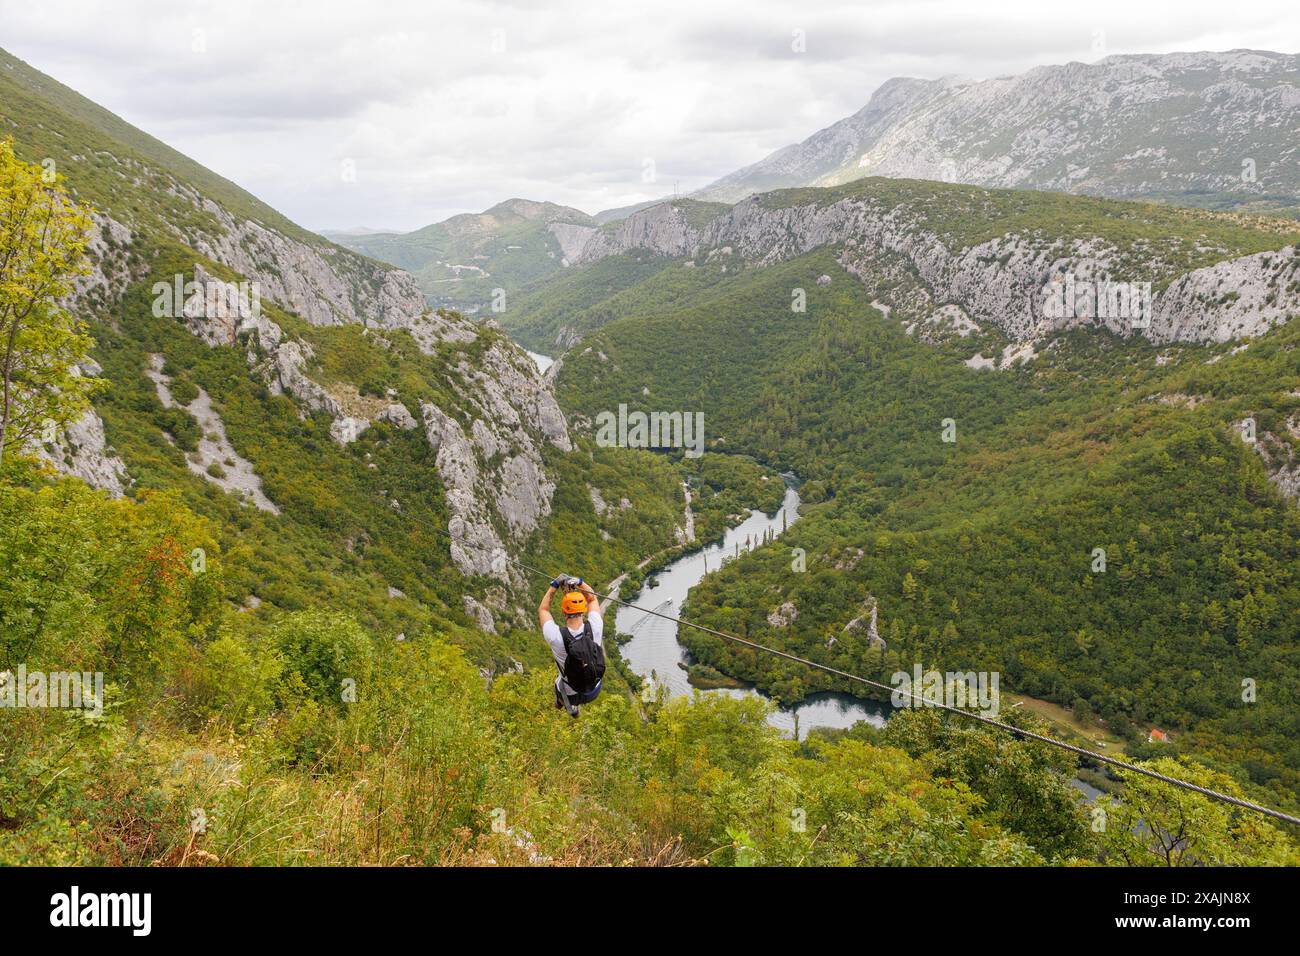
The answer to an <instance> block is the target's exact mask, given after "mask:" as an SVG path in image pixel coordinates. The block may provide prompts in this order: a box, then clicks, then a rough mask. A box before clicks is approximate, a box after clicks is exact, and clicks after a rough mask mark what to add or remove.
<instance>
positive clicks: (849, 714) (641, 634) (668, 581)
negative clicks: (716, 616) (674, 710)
mask: <svg viewBox="0 0 1300 956" xmlns="http://www.w3.org/2000/svg"><path fill="white" fill-rule="evenodd" d="M798 520H799V493H798V492H797V491H796V490H795V489H794V488H793V487H790V486H789V484H788V483H787V487H786V491H785V500H784V501H783V502H782V504H781V508H780V510H778V511H777V512H776V513H775V514H773V515H765V514H763V513H762V512H761V511H751V512H750V515H749V517H748V518H746V519H745V520H744V521H743V522H741V523H740V524H739V525H737V526H736V527H734V528H732V529H731V530H729V531H728V532H727V533H726V536H725V537H724V538H723V540H722V543H721V544H713V545H709V546H708V547H707V548H704V549H703V550H700V551H693V552H691V553H690V554H686V555H683V556H682V557H680V558H678V559H677V560H676V561H674V562H672V564H669V565H668V566H667V567H665V568H663V569H661V570H660V571H657V572H656V573H655V574H653V575H652V576H651V578H650V581H651V582H652V583H651V584H649V585H648V586H647V587H644V588H642V590H641V592H640V593H639V594H637V595H636V596H635V597H629V598H628V600H630V601H631V602H632V603H634V604H637V605H639V606H640V607H643V608H648V609H650V610H654V611H658V612H659V613H661V614H670V615H673V616H674V617H675V616H677V615H680V614H681V609H682V604H683V603H684V602H685V600H686V595H687V594H688V593H689V591H690V589H691V588H692V587H693V586H694V585H695V583H696V582H697V581H699V580H700V579H701V578H702V577H704V574H705V572H706V570H708V571H715V570H717V569H718V567H719V566H720V564H721V562H722V560H723V558H724V556H725V557H727V558H730V557H732V556H733V555H734V554H735V551H736V546H737V545H739V546H740V548H741V549H742V550H743V549H744V548H745V543H746V539H747V538H748V539H749V540H750V541H754V542H756V541H759V540H761V539H762V537H763V534H764V533H765V532H766V531H767V530H768V529H769V528H770V529H771V530H772V532H773V533H774V534H777V535H779V534H780V533H781V532H782V531H783V530H784V529H785V527H787V526H788V525H790V524H794V522H796V521H798ZM615 623H616V625H617V627H618V630H619V631H620V632H621V633H623V634H630V635H632V639H631V640H630V641H628V643H627V644H625V645H623V647H622V653H623V657H624V659H625V660H626V661H627V662H628V664H630V665H631V667H632V670H634V671H635V672H636V673H637V674H639V675H641V676H642V677H652V678H653V679H654V681H655V682H656V684H658V685H661V686H665V687H667V689H668V692H669V693H670V694H671V695H672V696H674V697H676V696H681V695H685V694H690V693H700V694H726V695H728V696H731V697H747V696H761V695H759V692H758V691H756V690H753V689H748V688H746V689H735V688H724V689H716V690H696V689H695V688H692V687H691V685H690V683H689V682H688V680H687V678H686V671H685V669H684V668H683V667H682V666H681V665H682V664H683V663H685V662H686V661H687V660H688V659H689V655H688V653H687V651H686V649H685V648H684V647H682V645H681V644H679V643H678V641H677V625H676V623H674V622H673V621H666V620H664V619H663V618H661V617H654V616H652V615H650V614H647V613H645V611H641V610H637V609H635V608H630V607H627V606H625V605H620V606H619V609H618V614H617V616H616V618H615ZM889 709H890V708H889V705H888V704H878V703H875V702H873V701H863V700H859V699H858V698H856V697H852V696H850V695H848V694H839V693H817V694H810V695H809V696H808V697H807V698H805V699H804V701H803V702H802V703H800V704H798V705H797V706H795V707H781V708H778V709H776V710H775V711H774V712H773V713H772V714H771V716H770V717H769V718H768V720H769V722H770V723H771V724H772V725H773V726H775V727H778V728H779V729H780V730H781V731H782V732H783V733H784V734H785V735H786V736H788V737H793V736H795V728H796V726H797V727H798V736H799V739H800V740H802V739H803V738H804V737H806V736H807V735H808V731H809V730H811V729H813V728H814V727H851V726H853V725H854V724H855V723H857V722H858V721H860V720H865V721H867V722H869V723H871V724H873V725H874V726H876V727H883V726H884V724H885V720H886V718H887V715H888V712H889Z"/></svg>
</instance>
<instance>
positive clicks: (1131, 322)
mask: <svg viewBox="0 0 1300 956" xmlns="http://www.w3.org/2000/svg"><path fill="white" fill-rule="evenodd" d="M926 216H927V213H926V210H925V209H924V208H923V204H909V203H908V202H895V203H888V202H886V201H885V200H884V199H882V198H880V197H879V196H876V195H873V194H870V193H866V194H862V195H851V196H845V197H842V198H840V199H839V200H837V201H835V202H833V203H824V204H823V203H822V202H821V201H820V200H818V199H815V198H814V199H810V200H808V201H806V202H802V203H800V204H797V205H793V206H785V207H779V206H775V205H774V204H773V203H772V202H770V201H768V200H765V199H764V198H763V197H753V198H750V199H747V200H744V201H742V202H739V203H737V204H736V205H735V206H733V207H731V209H730V210H728V211H725V212H722V213H720V214H719V215H717V216H715V217H714V218H713V219H711V220H709V221H708V222H705V223H704V224H702V225H695V224H692V223H691V222H690V221H688V219H687V217H686V216H685V214H684V213H683V212H682V211H681V210H680V209H679V208H678V207H676V206H674V205H673V204H671V203H662V204H660V205H658V206H652V207H650V208H648V209H644V210H641V211H639V212H636V213H633V214H632V215H631V216H629V217H628V218H627V219H626V220H624V221H623V222H621V223H620V224H619V227H618V229H616V230H610V231H606V230H602V231H600V232H599V233H597V234H596V235H594V236H593V237H592V238H591V239H590V241H589V242H588V243H587V244H586V245H585V246H584V247H583V249H582V252H581V254H580V256H579V259H580V261H581V262H584V263H588V262H595V261H597V260H599V259H602V258H604V257H606V256H610V255H617V254H619V253H623V252H627V251H630V250H632V249H651V250H653V251H655V252H658V253H661V254H663V255H667V256H679V257H680V256H693V257H702V256H704V255H705V254H706V253H707V252H708V251H709V250H720V249H731V250H733V251H734V252H735V253H736V254H738V255H740V256H741V257H743V258H744V259H745V260H746V261H748V262H751V263H754V264H756V265H759V266H762V265H770V264H773V263H776V262H781V261H784V260H786V259H790V258H793V257H795V256H799V255H802V254H804V253H806V252H809V251H811V250H813V249H816V248H819V247H821V246H827V245H839V246H841V247H842V252H841V256H840V262H841V264H842V265H843V266H844V267H845V269H846V270H847V271H849V272H850V273H853V274H856V275H859V276H861V277H864V278H865V277H867V276H878V275H879V274H880V272H879V270H880V269H882V268H890V267H892V268H894V269H896V270H898V271H901V272H907V273H910V274H913V275H914V276H915V277H916V278H917V279H918V280H919V283H913V284H912V285H913V287H914V288H916V289H919V292H914V295H919V296H920V299H919V300H917V301H912V302H902V303H900V302H897V301H895V302H890V303H888V305H890V306H891V307H907V310H908V312H909V313H910V314H912V315H914V316H915V317H916V318H915V323H916V324H915V325H914V327H913V331H920V332H926V333H927V334H928V332H927V330H926V326H933V327H935V331H936V332H943V333H944V334H956V335H965V334H967V333H968V332H970V331H973V330H975V329H978V328H979V327H980V326H982V325H985V324H988V325H992V326H994V327H996V328H998V329H1000V330H1002V331H1003V332H1004V333H1006V335H1007V336H1009V337H1010V338H1011V339H1013V340H1014V341H1015V342H1017V343H1025V342H1038V341H1041V340H1044V339H1047V338H1049V337H1050V336H1052V335H1053V334H1055V333H1057V332H1060V331H1063V330H1066V329H1069V328H1072V327H1075V326H1079V325H1097V326H1101V327H1104V328H1107V329H1109V330H1110V331H1112V332H1114V333H1116V334H1118V335H1122V336H1131V335H1142V336H1145V337H1146V338H1148V339H1150V340H1151V341H1153V342H1157V343H1165V342H1175V341H1178V342H1225V341H1229V340H1233V339H1238V338H1243V337H1249V336H1254V335H1259V334H1261V333H1263V332H1265V331H1267V330H1268V329H1269V328H1271V327H1273V326H1275V325H1277V324H1279V323H1281V322H1285V321H1286V320H1287V319H1288V318H1289V317H1291V316H1293V315H1297V314H1300V256H1297V253H1296V249H1295V247H1292V246H1288V247H1286V248H1283V249H1279V250H1275V251H1271V252H1263V253H1257V254H1252V255H1247V256H1239V257H1232V256H1231V255H1230V253H1229V252H1228V251H1226V250H1225V251H1224V253H1223V255H1224V259H1223V260H1222V261H1219V262H1216V263H1214V264H1212V265H1208V266H1205V267H1202V268H1197V269H1193V270H1187V269H1186V268H1185V267H1184V266H1182V265H1181V264H1180V262H1179V261H1178V258H1177V257H1176V256H1172V255H1171V256H1170V257H1168V258H1165V257H1163V255H1162V253H1161V251H1160V250H1158V249H1152V250H1150V251H1149V253H1144V255H1145V256H1146V258H1145V259H1144V260H1143V261H1140V262H1136V263H1135V262H1134V257H1133V254H1132V252H1131V251H1128V250H1123V249H1120V248H1118V247H1116V246H1115V245H1114V244H1113V243H1111V242H1109V241H1108V240H1106V239H1103V238H1101V237H1098V236H1087V235H1084V236H1076V237H1072V238H1071V239H1069V240H1063V239H1055V240H1049V239H1044V238H1041V237H1039V236H1036V235H1034V234H1033V233H1025V234H1017V233H1008V234H1006V235H1003V236H999V237H997V238H995V239H990V240H988V241H986V242H982V243H979V244H976V245H973V246H967V247H961V248H952V247H950V245H949V244H948V243H947V242H946V241H945V239H944V238H943V237H941V236H940V235H938V234H937V233H936V232H935V231H934V230H933V229H932V227H931V226H930V224H929V220H928V219H927V218H926ZM1135 274H1136V275H1140V276H1141V281H1144V282H1148V283H1150V284H1151V286H1152V287H1153V288H1158V287H1159V286H1160V285H1161V284H1162V283H1167V286H1166V287H1165V288H1164V289H1163V290H1162V291H1159V292H1156V293H1154V294H1153V296H1152V302H1151V308H1150V310H1149V316H1147V317H1145V318H1137V319H1136V320H1135V317H1134V316H1130V315H1122V314H1120V315H1114V316H1109V315H1106V314H1105V313H1106V310H1105V309H1097V310H1094V312H1093V313H1089V312H1087V311H1086V310H1083V315H1082V317H1077V316H1076V315H1075V314H1073V313H1072V314H1060V313H1059V310H1054V309H1053V304H1052V290H1053V289H1054V288H1055V286H1054V285H1053V283H1054V282H1057V283H1060V282H1063V281H1064V280H1063V277H1064V276H1066V275H1069V276H1070V277H1071V279H1072V281H1075V282H1077V283H1079V284H1091V285H1092V286H1093V287H1094V288H1095V287H1096V285H1097V284H1099V283H1102V282H1106V281H1114V282H1119V281H1120V279H1121V277H1123V280H1124V281H1125V282H1136V281H1138V280H1137V279H1135V278H1134V275H1135ZM1226 292H1236V293H1237V295H1236V296H1231V295H1225V294H1224V293H1226ZM883 304H884V303H882V305H883ZM1076 311H1078V310H1076ZM1003 367H1005V363H1004V365H1003Z"/></svg>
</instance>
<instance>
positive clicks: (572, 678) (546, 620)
mask: <svg viewBox="0 0 1300 956" xmlns="http://www.w3.org/2000/svg"><path fill="white" fill-rule="evenodd" d="M561 588H563V589H564V597H563V599H562V600H561V601H560V608H561V609H562V610H563V611H564V627H560V626H559V625H558V624H556V623H555V620H554V618H552V617H551V601H552V599H553V598H554V597H555V592H556V591H558V590H560V589H561ZM584 614H585V615H586V617H585V619H584V617H583V615H584ZM537 618H538V620H539V621H540V622H541V625H542V636H543V637H545V638H546V643H547V644H549V645H550V647H551V656H553V657H554V658H555V666H556V667H558V668H559V669H560V676H559V677H557V678H555V706H556V707H557V708H563V709H565V710H567V711H568V712H569V716H570V717H577V716H578V707H579V705H581V704H589V703H591V702H592V701H593V700H595V699H596V697H597V696H598V695H599V694H600V682H601V678H603V677H604V676H605V646H604V640H605V622H604V620H603V619H602V618H601V616H600V599H599V598H597V597H596V592H595V591H593V590H592V589H591V588H590V587H588V586H587V584H586V582H584V581H583V580H582V578H557V579H556V580H554V581H552V582H551V586H550V587H549V588H548V589H547V591H546V594H545V595H544V596H543V597H542V603H541V604H539V605H538V606H537Z"/></svg>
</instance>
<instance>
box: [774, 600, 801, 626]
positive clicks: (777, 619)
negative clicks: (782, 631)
mask: <svg viewBox="0 0 1300 956" xmlns="http://www.w3.org/2000/svg"><path fill="white" fill-rule="evenodd" d="M798 619H799V609H798V608H797V607H795V606H794V602H793V601H786V602H785V603H784V604H782V605H781V606H780V607H779V608H777V609H776V610H775V611H773V612H772V613H771V614H769V615H768V616H767V623H768V624H770V625H772V626H773V627H789V626H790V625H791V624H793V623H794V622H795V621H797V620H798Z"/></svg>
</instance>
